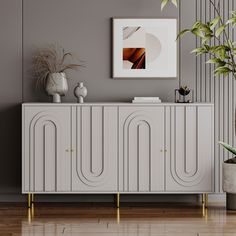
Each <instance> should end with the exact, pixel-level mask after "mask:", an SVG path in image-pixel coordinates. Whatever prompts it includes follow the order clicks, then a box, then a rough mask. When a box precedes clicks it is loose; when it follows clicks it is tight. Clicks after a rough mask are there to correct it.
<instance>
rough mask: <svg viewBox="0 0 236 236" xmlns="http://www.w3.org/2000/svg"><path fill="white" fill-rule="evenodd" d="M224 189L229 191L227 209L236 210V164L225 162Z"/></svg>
mask: <svg viewBox="0 0 236 236" xmlns="http://www.w3.org/2000/svg"><path fill="white" fill-rule="evenodd" d="M223 190H224V192H226V193H227V199H226V200H227V202H226V204H227V209H229V210H236V164H230V163H223Z"/></svg>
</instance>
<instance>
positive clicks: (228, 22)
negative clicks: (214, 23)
mask: <svg viewBox="0 0 236 236" xmlns="http://www.w3.org/2000/svg"><path fill="white" fill-rule="evenodd" d="M231 23H236V17H233V18H231V19H229V20H228V21H227V22H226V25H228V24H231Z"/></svg>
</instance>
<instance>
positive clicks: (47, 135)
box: [29, 112, 61, 192]
mask: <svg viewBox="0 0 236 236" xmlns="http://www.w3.org/2000/svg"><path fill="white" fill-rule="evenodd" d="M60 123H61V122H60V121H59V120H58V118H57V117H55V115H54V114H51V113H49V112H39V113H37V114H36V115H35V116H34V118H33V119H32V120H31V122H30V129H29V132H30V134H29V136H30V139H29V140H30V145H29V147H30V170H31V173H30V189H31V191H35V192H37V191H39V192H41V191H43V192H44V191H50V192H51V191H56V190H57V183H56V182H57V173H56V172H57V168H55V167H56V166H57V157H58V156H59V155H60V146H61V143H60V139H59V137H60V135H61V124H60Z"/></svg>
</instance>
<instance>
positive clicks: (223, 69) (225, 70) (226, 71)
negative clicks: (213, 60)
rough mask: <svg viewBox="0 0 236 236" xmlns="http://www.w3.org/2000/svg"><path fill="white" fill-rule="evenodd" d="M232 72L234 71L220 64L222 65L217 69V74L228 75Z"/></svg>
mask: <svg viewBox="0 0 236 236" xmlns="http://www.w3.org/2000/svg"><path fill="white" fill-rule="evenodd" d="M230 72H232V71H231V70H230V69H229V68H228V67H226V66H220V67H218V68H216V69H215V74H216V75H220V74H223V75H224V76H225V75H228V74H229V73H230Z"/></svg>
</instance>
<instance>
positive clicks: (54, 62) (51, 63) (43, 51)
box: [33, 44, 83, 88]
mask: <svg viewBox="0 0 236 236" xmlns="http://www.w3.org/2000/svg"><path fill="white" fill-rule="evenodd" d="M69 61H73V56H72V53H71V52H65V50H64V49H63V48H62V47H61V46H59V45H58V44H51V45H49V46H48V47H45V48H39V49H37V51H36V53H35V56H34V57H33V67H34V73H35V76H36V78H37V84H36V86H37V87H38V86H40V85H41V86H43V88H45V87H46V83H47V77H48V75H49V74H50V73H63V72H65V71H66V70H76V69H78V68H79V67H82V66H83V65H81V64H74V63H70V62H69Z"/></svg>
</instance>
